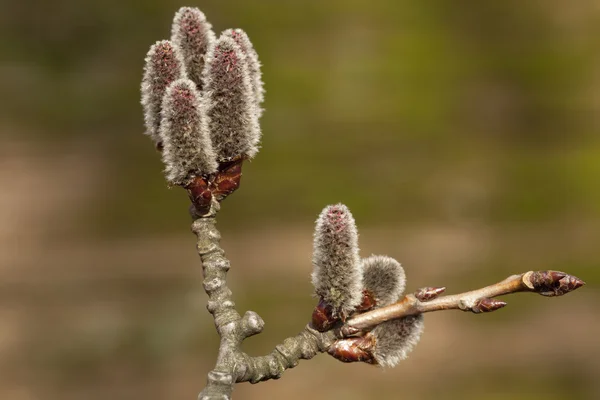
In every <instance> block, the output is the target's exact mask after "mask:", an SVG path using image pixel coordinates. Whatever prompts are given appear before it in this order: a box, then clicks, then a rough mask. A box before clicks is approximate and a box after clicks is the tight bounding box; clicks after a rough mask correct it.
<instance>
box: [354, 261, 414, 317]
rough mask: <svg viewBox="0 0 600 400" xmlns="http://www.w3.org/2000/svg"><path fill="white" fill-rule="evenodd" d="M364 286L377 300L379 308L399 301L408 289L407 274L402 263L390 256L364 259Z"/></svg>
mask: <svg viewBox="0 0 600 400" xmlns="http://www.w3.org/2000/svg"><path fill="white" fill-rule="evenodd" d="M362 267H363V285H364V288H365V290H366V291H367V292H370V293H371V295H372V296H373V297H374V299H375V303H376V304H377V307H381V306H386V305H388V304H392V303H394V302H396V301H398V298H399V297H400V295H402V293H404V288H405V287H406V274H405V273H404V269H403V268H402V266H401V265H400V263H399V262H398V261H396V260H394V259H393V258H391V257H388V256H375V255H372V256H370V257H367V258H364V259H363V260H362Z"/></svg>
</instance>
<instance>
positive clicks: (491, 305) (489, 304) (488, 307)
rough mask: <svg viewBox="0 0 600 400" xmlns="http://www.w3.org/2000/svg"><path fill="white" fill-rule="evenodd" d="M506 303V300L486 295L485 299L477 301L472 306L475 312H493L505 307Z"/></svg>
mask: <svg viewBox="0 0 600 400" xmlns="http://www.w3.org/2000/svg"><path fill="white" fill-rule="evenodd" d="M505 305H506V302H504V301H502V300H496V299H490V298H487V297H484V298H483V299H479V300H477V301H476V302H475V305H473V307H471V311H473V312H474V313H475V314H479V313H486V312H492V311H496V310H498V309H500V308H502V307H504V306H505Z"/></svg>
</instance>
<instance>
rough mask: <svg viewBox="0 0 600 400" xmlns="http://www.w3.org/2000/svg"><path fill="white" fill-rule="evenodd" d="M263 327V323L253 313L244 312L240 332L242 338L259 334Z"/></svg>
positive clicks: (258, 316)
mask: <svg viewBox="0 0 600 400" xmlns="http://www.w3.org/2000/svg"><path fill="white" fill-rule="evenodd" d="M264 326H265V321H263V319H262V318H261V317H260V315H258V314H257V313H255V312H254V311H246V313H245V314H244V317H243V318H242V332H243V335H244V338H247V337H250V336H252V335H256V334H258V333H261V332H262V330H263V328H264Z"/></svg>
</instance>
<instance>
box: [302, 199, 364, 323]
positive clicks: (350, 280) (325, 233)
mask: <svg viewBox="0 0 600 400" xmlns="http://www.w3.org/2000/svg"><path fill="white" fill-rule="evenodd" d="M312 283H313V285H314V287H315V293H316V294H317V296H319V297H321V298H322V299H323V300H324V301H326V302H327V303H328V304H329V305H330V306H332V308H333V311H334V313H336V314H341V316H342V317H344V316H346V315H348V314H349V313H350V312H351V311H352V310H354V309H355V308H356V307H357V306H358V305H359V304H360V303H361V301H362V288H363V286H362V266H361V262H360V258H359V256H358V233H357V230H356V223H355V222H354V218H353V217H352V214H351V213H350V210H349V209H348V207H346V206H345V205H343V204H336V205H330V206H327V207H326V208H325V209H324V210H323V211H322V212H321V214H320V215H319V218H318V219H317V223H316V228H315V235H314V247H313V273H312Z"/></svg>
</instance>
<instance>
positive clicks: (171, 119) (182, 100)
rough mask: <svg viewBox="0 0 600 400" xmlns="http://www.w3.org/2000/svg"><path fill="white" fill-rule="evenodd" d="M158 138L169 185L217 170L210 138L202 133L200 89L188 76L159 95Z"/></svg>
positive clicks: (183, 183) (179, 183) (186, 182)
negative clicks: (160, 102)
mask: <svg viewBox="0 0 600 400" xmlns="http://www.w3.org/2000/svg"><path fill="white" fill-rule="evenodd" d="M162 115H163V119H162V122H161V126H160V138H161V140H162V143H163V152H162V156H163V162H164V164H165V176H166V178H167V181H168V182H169V184H170V185H173V186H174V185H181V186H185V185H187V184H188V183H189V182H190V181H191V180H192V179H193V178H194V177H195V176H201V175H207V174H212V173H214V172H216V171H217V161H216V155H215V152H214V151H213V148H212V144H211V142H210V138H209V137H208V136H206V135H205V134H203V132H202V130H201V121H202V117H203V114H202V113H201V110H200V92H199V91H198V90H197V89H196V84H195V83H194V82H193V81H191V80H190V79H179V80H177V81H175V82H173V83H171V84H170V85H169V87H168V88H167V92H166V94H165V96H164V98H163V104H162Z"/></svg>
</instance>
